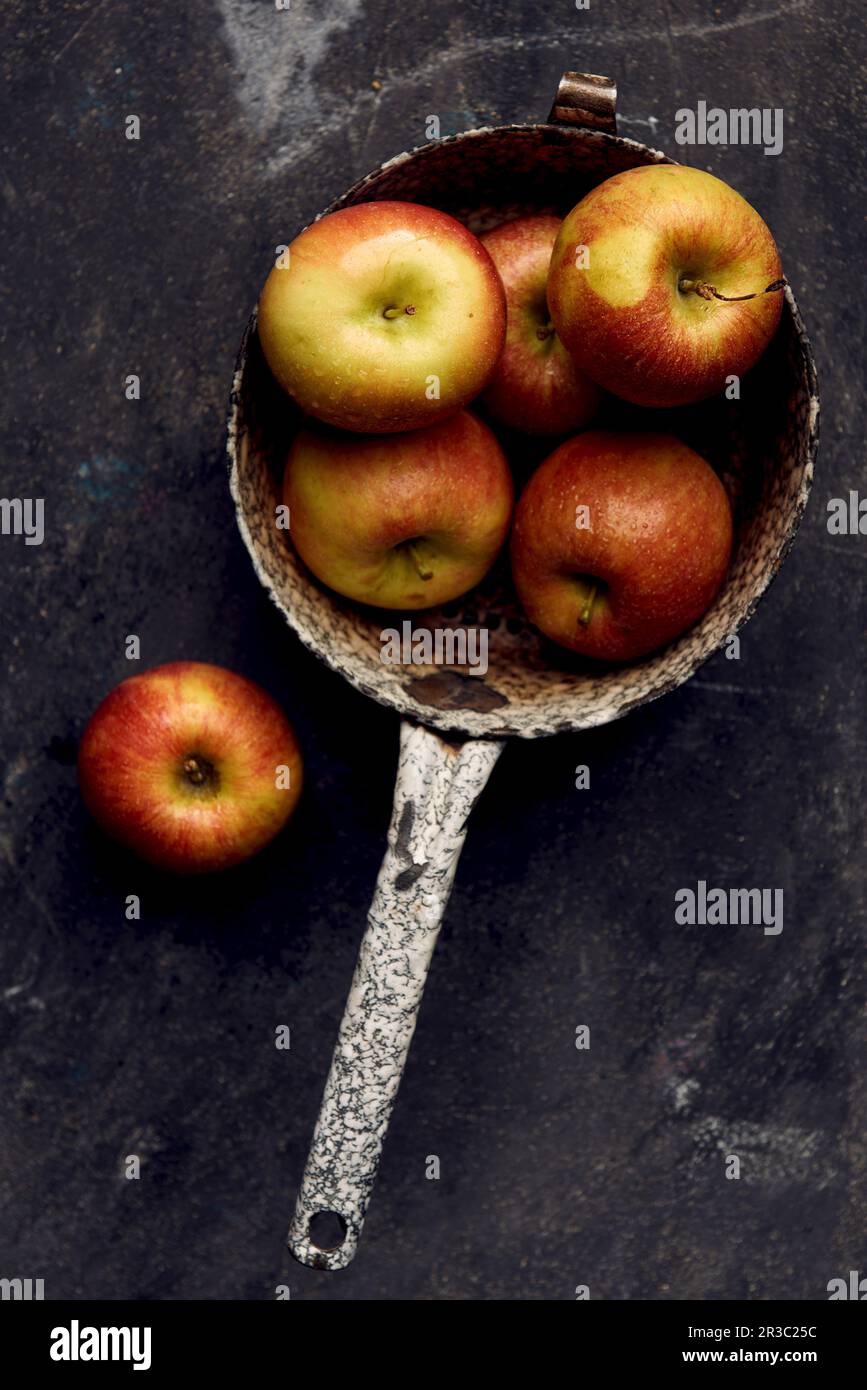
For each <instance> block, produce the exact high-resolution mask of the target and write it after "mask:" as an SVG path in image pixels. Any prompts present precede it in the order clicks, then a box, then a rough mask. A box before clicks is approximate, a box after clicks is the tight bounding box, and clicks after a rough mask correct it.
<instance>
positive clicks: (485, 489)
mask: <svg viewBox="0 0 867 1390" xmlns="http://www.w3.org/2000/svg"><path fill="white" fill-rule="evenodd" d="M513 500H514V494H513V487H512V476H511V473H510V471H509V466H508V464H507V462H506V458H505V455H504V454H503V451H502V449H501V448H500V445H499V444H498V442H497V440H496V438H495V437H494V435H493V433H492V432H491V430H489V429H488V427H487V425H484V424H483V423H482V421H481V420H479V419H477V418H476V416H475V415H472V414H471V413H470V412H469V411H468V410H462V411H460V412H459V413H458V414H456V415H453V416H452V417H451V418H450V419H448V420H444V421H442V422H441V423H440V424H438V425H432V426H430V427H429V428H428V429H426V430H415V431H413V432H412V433H410V434H401V435H367V436H359V435H349V434H344V433H342V432H341V431H338V430H329V429H327V428H325V427H323V426H317V425H315V424H311V423H308V425H307V426H306V427H305V428H304V429H303V430H302V431H301V432H300V433H299V434H298V435H297V436H296V438H295V440H294V442H293V445H292V448H291V450H290V452H289V457H288V459H287V461H286V468H285V473H284V481H283V501H284V502H285V503H286V504H287V505H288V507H289V515H290V526H289V536H290V537H291V540H292V544H293V545H294V547H295V549H296V550H297V552H298V554H299V555H300V556H301V559H302V560H303V561H304V563H305V564H306V565H307V566H308V568H309V569H311V570H312V571H313V573H314V574H315V575H316V577H317V578H318V579H320V580H321V581H322V582H323V583H324V584H327V585H328V586H329V587H330V588H332V589H334V590H336V592H337V593H339V594H343V595H344V596H345V597H346V598H351V599H356V600H357V601H358V602H360V603H367V604H372V605H373V606H375V607H378V608H403V609H422V608H433V607H437V606H439V605H440V604H443V603H448V602H449V600H451V599H454V598H458V597H459V596H460V595H461V594H464V593H466V592H467V590H469V589H472V588H473V586H474V585H476V584H478V583H479V581H480V580H481V579H483V578H484V576H485V574H487V572H488V570H489V569H490V568H491V565H492V564H493V563H494V560H495V559H496V557H497V554H498V552H499V550H500V549H501V547H502V545H503V543H504V542H505V540H506V536H507V535H508V530H509V522H510V520H511V516H512V505H513ZM425 575H426V576H427V577H424V576H425Z"/></svg>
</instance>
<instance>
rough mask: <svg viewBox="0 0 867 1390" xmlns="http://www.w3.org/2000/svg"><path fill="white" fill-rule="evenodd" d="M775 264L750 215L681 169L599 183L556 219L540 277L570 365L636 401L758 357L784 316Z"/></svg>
mask: <svg viewBox="0 0 867 1390" xmlns="http://www.w3.org/2000/svg"><path fill="white" fill-rule="evenodd" d="M784 287H785V281H784V279H783V278H782V268H781V266H780V257H779V255H778V252H777V248H776V246H775V244H774V239H773V237H772V236H771V233H770V232H769V231H768V228H767V226H766V225H765V223H764V222H763V221H762V219H761V217H760V216H759V214H758V213H757V212H756V210H755V208H752V207H751V206H750V204H749V203H748V202H746V200H745V199H744V198H742V197H741V196H740V194H739V193H736V192H735V191H734V189H733V188H729V186H728V184H726V183H723V182H722V180H721V179H717V178H714V176H713V174H706V173H704V171H703V170H701V169H689V168H687V167H686V166H684V165H679V164H654V165H648V166H646V167H644V168H640V169H628V170H626V172H625V173H622V174H615V176H614V177H613V178H610V179H606V181H605V182H604V183H601V184H599V185H598V186H597V187H596V188H594V189H593V190H592V192H590V193H588V194H587V196H586V198H583V199H582V200H581V202H580V203H578V205H577V206H576V207H574V208H573V209H572V211H571V212H570V213H569V215H568V217H566V219H565V220H564V222H563V226H562V228H561V229H560V232H559V235H558V237H557V241H556V243H555V246H554V251H553V254H552V256H551V268H550V271H549V275H548V303H549V305H550V308H551V318H552V319H553V322H554V326H555V328H556V329H557V332H558V334H559V335H560V337H561V338H562V340H563V342H564V343H565V344H566V347H567V348H568V349H569V351H570V352H571V353H572V355H573V357H574V358H575V361H576V362H577V364H578V366H579V367H580V368H581V369H582V370H583V371H586V372H587V373H588V374H589V375H590V376H592V378H593V380H594V381H597V382H599V384H600V385H601V386H604V387H605V388H606V389H607V390H609V391H612V392H613V393H614V394H615V395H617V396H621V397H622V398H623V399H624V400H627V401H632V402H634V403H635V404H636V405H647V406H673V405H686V404H687V403H689V402H691V401H697V400H701V399H703V398H704V397H706V396H712V395H714V394H715V393H716V392H718V391H721V390H723V388H724V387H725V386H726V385H727V378H728V377H731V376H736V377H741V376H743V374H744V373H745V372H747V371H749V369H750V367H752V365H753V364H754V363H755V362H756V361H757V359H758V358H759V357H760V356H761V354H762V353H763V352H764V350H765V348H766V347H767V345H768V343H769V342H770V340H771V338H772V337H773V335H774V331H775V329H776V327H777V324H778V322H779V319H780V314H781V312H782V300H783V294H782V292H783V289H784Z"/></svg>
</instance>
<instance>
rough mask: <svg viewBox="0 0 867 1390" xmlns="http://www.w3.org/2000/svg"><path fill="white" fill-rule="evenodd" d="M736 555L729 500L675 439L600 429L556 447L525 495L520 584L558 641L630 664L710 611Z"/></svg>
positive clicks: (520, 514)
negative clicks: (732, 548)
mask: <svg viewBox="0 0 867 1390" xmlns="http://www.w3.org/2000/svg"><path fill="white" fill-rule="evenodd" d="M731 547H732V517H731V507H730V506H729V500H728V496H727V494H726V491H725V488H724V487H723V485H722V483H721V482H720V480H719V478H718V477H717V475H716V474H715V473H714V471H713V469H712V468H711V466H710V464H708V463H706V462H705V460H704V459H703V458H701V457H700V456H699V455H698V454H696V453H694V452H693V450H692V449H689V448H688V447H687V446H686V445H685V444H683V443H681V441H680V440H679V439H675V438H673V436H671V435H667V434H614V433H609V432H608V431H604V430H589V431H588V432H587V433H586V434H579V435H576V436H575V437H574V439H568V440H567V441H566V442H565V444H561V445H560V447H559V448H558V449H555V450H554V452H553V454H550V455H549V456H548V458H547V459H545V461H544V463H542V464H541V465H540V467H539V468H538V469H537V470H536V472H535V473H534V474H533V476H532V477H531V479H530V481H529V483H528V484H527V486H526V488H525V489H524V492H523V493H522V495H521V498H520V500H519V502H518V506H517V508H516V510H515V524H514V527H513V530H512V575H513V578H514V581H515V587H516V588H517V591H518V596H519V598H520V600H521V603H522V604H523V606H524V609H525V611H526V613H527V616H528V617H529V619H530V621H531V622H533V623H535V625H536V627H538V628H539V629H540V631H541V632H543V633H545V635H546V636H547V637H550V638H551V639H552V640H553V641H554V642H559V643H560V644H561V646H564V647H569V648H571V649H572V650H573V651H576V652H581V653H583V654H584V655H585V656H591V657H596V658H598V659H601V660H604V661H630V660H633V659H635V658H637V657H640V656H645V655H646V654H647V653H648V652H652V651H655V650H656V648H657V647H662V646H664V645H665V643H666V642H670V641H671V640H672V638H674V637H677V636H678V634H679V633H681V632H684V631H685V630H686V629H687V628H688V627H690V626H691V625H692V624H693V623H694V622H696V621H697V620H698V619H699V618H700V617H701V616H702V614H703V613H704V612H705V611H706V610H707V609H708V608H709V607H710V604H711V603H712V602H713V599H714V597H715V595H716V594H717V592H718V590H719V587H720V585H721V584H722V581H723V579H724V578H725V574H726V570H727V568H728V563H729V557H730V554H731Z"/></svg>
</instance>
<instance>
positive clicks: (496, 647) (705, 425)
mask: <svg viewBox="0 0 867 1390" xmlns="http://www.w3.org/2000/svg"><path fill="white" fill-rule="evenodd" d="M664 159H665V156H664V155H661V154H660V153H659V152H657V151H653V150H649V149H648V148H647V147H645V146H643V145H639V144H637V143H635V142H633V141H630V140H622V139H619V138H617V137H614V136H607V135H602V134H598V133H595V132H588V131H583V130H578V129H570V128H560V127H557V126H544V125H543V126H513V127H500V128H497V129H494V130H482V131H470V132H467V133H466V134H464V135H461V136H456V137H453V138H451V139H447V140H442V141H437V142H432V143H431V144H429V145H426V146H423V147H422V148H421V149H419V150H416V151H413V152H412V153H410V154H406V155H400V156H398V157H397V158H396V159H393V160H390V161H389V162H388V164H386V165H384V166H383V168H382V169H380V170H377V171H376V172H374V173H372V174H370V175H367V176H366V177H365V178H364V179H362V180H361V181H360V182H359V183H357V184H356V185H355V186H354V187H353V188H352V189H350V190H349V192H348V193H346V194H345V195H344V196H343V197H342V198H341V199H339V200H338V201H337V202H335V203H334V204H332V206H331V207H330V208H329V209H328V211H329V212H331V211H335V210H336V209H337V208H341V207H347V206H350V205H351V204H353V203H357V202H364V201H369V200H371V199H379V198H396V199H406V200H409V201H415V202H424V203H428V204H430V205H432V206H434V207H438V208H441V209H443V210H444V211H446V212H450V213H452V214H453V215H454V216H457V217H458V218H459V219H460V220H461V221H463V222H465V223H466V224H467V225H468V226H470V227H471V228H472V229H473V230H474V231H476V232H480V231H484V230H487V229H489V228H491V227H494V226H496V225H498V224H499V223H500V222H503V221H506V220H508V219H510V218H513V217H516V216H520V215H523V214H525V213H529V212H553V213H556V214H558V215H564V214H565V213H566V212H568V210H569V209H570V208H571V207H572V206H573V205H574V204H575V203H576V202H577V201H578V199H579V198H581V197H582V196H583V195H584V193H586V192H587V191H588V190H589V189H590V188H591V187H593V186H594V185H595V184H596V183H599V182H600V181H601V180H602V179H604V178H607V177H608V176H609V175H611V174H613V173H616V172H619V171H620V170H622V169H626V168H631V167H633V166H635V165H639V164H649V163H655V162H659V161H662V160H664ZM817 411H818V401H817V399H816V392H815V377H814V372H813V367H812V361H811V358H810V352H809V347H808V345H807V342H806V339H805V337H804V333H803V328H802V325H801V322H800V318H799V315H798V312H797V308H796V306H795V303H794V300H793V298H792V296H791V292H790V291H787V295H786V304H785V307H784V312H783V317H782V321H781V324H780V328H779V331H778V333H777V335H776V337H775V339H774V341H773V342H772V344H771V345H770V347H769V348H768V350H767V351H766V353H765V354H764V356H763V357H762V359H761V361H760V362H759V363H758V365H757V366H756V367H755V368H754V369H753V371H752V372H751V373H749V375H748V376H746V377H745V378H744V379H743V381H742V383H741V398H740V399H739V400H731V401H730V400H725V399H714V400H711V401H708V402H702V403H700V404H699V405H696V406H690V407H684V408H681V409H677V410H666V411H652V412H651V411H642V410H638V409H637V408H635V407H630V406H625V405H623V403H621V402H613V401H609V402H607V404H606V405H605V406H604V407H603V414H602V416H601V417H600V420H599V422H598V423H599V424H600V425H602V426H609V427H614V428H623V429H659V430H665V431H668V432H670V433H672V434H675V435H678V436H679V437H680V438H682V439H684V440H685V441H686V443H688V444H689V445H690V446H691V447H692V448H694V449H696V450H697V451H698V452H699V453H700V454H702V455H703V456H704V457H705V458H706V459H708V461H709V462H710V463H711V464H712V465H713V466H714V468H715V469H716V470H717V472H718V474H719V476H720V477H721V478H722V480H723V482H724V484H725V486H726V488H727V490H728V493H729V496H730V498H731V500H732V505H733V509H734V515H735V549H734V555H733V560H732V565H731V568H730V571H729V575H728V578H727V580H726V582H725V584H724V586H723V589H722V591H721V592H720V594H719V596H718V597H717V599H716V601H715V603H714V604H713V606H712V608H711V609H710V610H709V611H708V612H707V613H706V614H705V615H704V617H703V618H702V619H701V621H700V622H699V623H698V624H696V626H695V627H693V628H692V629H690V631H689V632H687V633H686V634H684V635H683V636H682V637H681V638H679V639H678V640H677V641H675V642H673V643H672V644H671V645H669V646H668V647H666V648H665V649H663V650H662V651H660V652H657V653H655V654H654V655H652V656H650V657H648V658H646V659H645V660H643V661H640V662H636V663H632V664H630V665H628V666H618V667H614V666H611V667H601V666H597V665H594V664H591V663H588V662H584V661H582V660H581V659H579V658H577V657H575V656H573V655H572V654H570V653H569V652H567V651H565V650H564V649H562V648H559V647H556V646H554V645H553V644H551V643H549V642H547V641H545V640H544V639H543V638H542V637H541V636H540V634H539V633H538V632H536V631H535V629H533V628H532V627H531V626H530V625H529V624H528V623H527V621H526V620H525V619H524V617H523V616H522V613H521V610H520V607H519V605H518V603H517V599H516V597H515V594H514V590H513V587H512V584H511V580H510V576H509V570H508V563H507V560H506V558H505V557H501V559H500V561H499V562H498V564H497V565H496V566H495V568H494V570H493V571H492V572H491V574H490V575H489V576H488V577H487V579H486V580H485V581H484V583H483V585H482V586H480V587H479V588H478V589H476V590H473V591H472V592H471V593H470V594H468V595H467V596H465V597H464V598H463V599H461V600H459V601H458V602H456V603H453V604H450V605H446V606H445V607H444V608H442V609H438V610H431V611H429V612H426V613H414V614H406V613H388V612H385V611H383V610H379V609H376V610H374V609H369V608H368V609H365V608H362V607H359V606H358V605H356V604H354V603H351V602H349V601H348V600H345V599H342V598H340V597H339V596H338V595H335V594H333V593H332V592H331V591H330V590H328V589H326V588H325V587H324V586H323V585H321V584H320V583H319V582H318V581H317V580H316V579H315V578H314V577H313V576H312V575H311V574H310V573H309V572H308V571H307V570H306V569H305V567H304V565H303V564H302V563H301V562H300V560H298V558H297V557H296V555H295V553H294V551H293V549H292V547H291V544H290V543H289V541H288V538H287V533H286V532H285V531H284V530H281V529H279V528H278V527H277V526H276V525H275V515H276V513H275V508H276V507H277V505H278V504H279V501H280V479H281V476H282V470H283V464H284V461H285V457H286V452H287V448H288V445H289V442H290V441H291V438H292V434H293V432H294V430H295V429H296V428H297V426H298V423H299V417H298V414H297V412H296V411H295V409H294V407H293V406H292V404H291V402H289V400H288V398H287V397H286V396H285V395H284V394H283V392H282V391H281V390H280V388H279V387H277V386H276V384H275V382H274V381H273V379H272V377H271V375H270V372H269V371H268V368H267V366H266V365H265V362H264V359H263V357H262V353H261V349H260V347H259V342H258V337H257V334H256V327H255V314H254V315H253V318H252V319H251V321H250V324H249V325H248V329H247V333H246V335H245V338H244V342H243V344H242V347H241V352H240V354H239V360H238V367H237V370H236V376H235V382H234V389H233V395H232V407H231V414H230V421H229V453H230V459H231V486H232V490H233V494H234V496H235V500H236V504H237V508H238V518H239V523H240V526H241V531H242V534H243V536H244V539H245V541H246V544H247V546H248V548H249V550H250V553H251V556H252V558H253V562H254V565H255V567H256V571H257V573H258V575H259V577H260V579H261V580H262V582H263V584H264V585H265V586H266V588H267V589H268V590H269V592H270V593H271V596H272V598H273V599H274V602H275V603H276V604H277V605H278V606H279V607H280V609H281V610H282V612H283V613H284V614H285V616H286V618H287V620H288V621H289V623H290V624H291V626H292V627H293V628H294V629H295V631H296V632H297V633H298V635H299V636H300V637H301V639H302V640H303V641H304V642H305V643H306V644H307V645H308V646H309V647H310V648H312V649H313V650H314V651H316V652H317V653H318V654H319V655H320V656H321V657H322V658H323V659H324V660H325V661H326V662H327V663H328V664H329V665H330V666H332V667H333V668H334V669H335V670H336V671H339V672H340V673H341V674H342V675H344V676H345V677H346V678H347V679H348V680H350V681H351V682H352V683H353V685H355V686H356V687H357V688H358V689H359V690H361V691H362V692H363V693H365V694H368V695H370V696H372V697H373V698H374V699H376V700H379V701H380V702H381V703H383V704H386V705H390V706H392V707H393V708H395V709H397V710H398V711H399V712H400V713H402V714H404V715H407V716H410V717H412V718H414V719H416V720H418V721H420V722H422V723H426V724H429V725H431V726H433V727H435V728H438V729H440V730H442V731H443V732H447V733H454V734H465V735H471V736H478V737H486V736H487V737H503V736H506V735H518V736H522V737H535V736H538V735H542V734H550V733H555V732H558V731H561V730H567V729H579V728H588V727H591V726H593V725H597V724H603V723H606V722H607V721H608V720H611V719H615V718H617V716H618V715H620V714H622V713H624V712H625V711H626V710H627V709H629V708H631V707H633V706H634V705H637V704H640V703H642V702H644V701H646V700H650V699H653V698H654V697H655V696H658V695H661V694H662V693H664V692H665V691H666V690H670V689H672V688H673V687H674V686H676V685H678V684H680V683H681V682H682V681H684V680H686V679H687V678H688V677H689V676H690V675H691V674H692V672H693V671H694V670H695V669H696V667H697V666H699V665H700V664H701V663H702V662H703V661H704V660H706V659H707V657H709V656H710V655H711V654H712V653H713V652H714V651H715V650H716V649H717V648H718V647H720V646H721V645H722V644H723V643H724V642H725V641H726V639H727V638H728V637H729V636H730V635H731V634H733V633H735V632H736V630H737V629H738V627H739V626H740V625H741V624H742V623H743V622H744V621H745V619H746V618H747V617H748V616H749V615H750V613H751V612H752V610H753V608H754V606H755V604H756V603H757V601H758V599H759V598H760V597H761V595H762V593H763V592H764V590H765V589H766V588H767V585H768V584H769V582H770V580H771V579H772V578H773V576H774V574H775V573H776V571H777V569H778V568H779V565H780V563H781V560H782V558H783V556H784V554H785V552H786V549H787V547H788V545H789V543H790V541H791V539H792V537H793V536H794V533H795V531H796V529H797V525H798V522H799V520H800V517H801V514H802V512H803V508H804V506H805V503H806V497H807V492H808V490H809V483H810V479H811V474H812V461H813V454H814V449H815V438H816V417H817ZM498 433H499V434H500V437H501V440H502V442H503V444H504V447H505V449H506V453H507V456H508V457H509V460H510V463H511V465H512V468H513V471H514V474H515V481H516V488H520V486H521V483H522V482H523V481H524V480H525V479H526V477H527V476H528V475H529V473H530V472H531V471H532V470H533V468H534V467H535V466H536V465H537V464H538V463H539V462H541V460H542V459H543V458H544V457H545V456H546V454H547V453H548V452H550V450H551V448H552V447H554V444H556V442H557V441H554V444H552V443H551V442H547V443H546V442H539V441H531V442H528V441H527V440H525V439H522V438H520V437H518V436H507V435H504V434H503V432H502V431H498ZM406 619H409V620H410V622H411V626H412V631H413V633H418V632H419V630H422V629H426V630H428V631H429V632H430V633H431V634H432V637H433V635H434V634H435V633H437V632H438V631H439V632H444V631H445V630H454V629H458V630H460V629H461V628H465V629H466V628H474V629H480V630H481V629H484V630H486V632H487V661H488V666H487V671H486V672H485V673H484V674H476V673H473V671H472V669H471V667H469V666H468V665H465V666H463V667H461V666H456V665H453V664H437V662H436V660H434V661H432V662H431V663H430V664H428V665H424V664H418V663H417V662H415V661H413V662H410V663H406V664H391V663H386V662H384V661H383V660H382V659H381V656H382V652H383V641H382V634H383V632H384V630H385V629H397V630H398V632H401V631H402V628H401V624H402V623H403V622H404V620H406ZM444 645H445V651H446V653H449V646H450V643H449V642H446V643H445V644H444ZM415 646H416V655H418V654H419V653H420V652H422V647H423V644H422V643H418V642H417V643H416V644H415ZM422 654H423V652H422ZM458 654H460V653H459V652H458ZM440 655H441V656H442V655H443V653H440ZM451 655H452V656H454V649H452V651H451Z"/></svg>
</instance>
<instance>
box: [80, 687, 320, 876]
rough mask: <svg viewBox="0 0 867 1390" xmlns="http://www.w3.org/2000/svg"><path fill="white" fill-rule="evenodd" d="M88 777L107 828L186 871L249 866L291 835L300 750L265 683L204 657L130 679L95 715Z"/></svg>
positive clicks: (86, 787)
mask: <svg viewBox="0 0 867 1390" xmlns="http://www.w3.org/2000/svg"><path fill="white" fill-rule="evenodd" d="M78 775H79V781H80V785H81V792H82V795H83V797H84V800H85V803H86V805H87V807H88V809H89V810H90V812H91V814H92V815H93V816H94V818H95V819H96V820H97V821H98V822H99V824H100V825H101V826H102V828H103V830H105V831H107V833H108V834H109V835H111V836H113V837H114V839H116V840H120V841H121V842H122V843H123V844H125V845H127V846H128V847H129V848H130V849H132V850H135V851H136V853H138V854H140V855H141V856H142V857H143V858H144V859H147V860H149V861H150V862H151V863H152V864H155V865H157V867H159V868H162V869H169V870H171V871H173V872H175V873H187V874H194V873H204V872H206V871H208V870H211V869H225V868H229V867H230V866H231V865H233V864H238V863H240V862H241V861H242V860H244V859H248V858H249V857H250V855H252V854H255V853H256V851H257V850H260V849H262V848H263V846H264V845H266V844H267V843H268V841H269V840H271V839H273V837H274V836H275V835H276V834H277V832H278V830H280V829H282V827H283V826H284V825H285V823H286V821H287V820H288V819H289V816H290V815H291V814H292V811H293V810H294V809H295V805H296V803H297V801H298V797H299V796H300V794H301V781H302V764H301V753H300V751H299V748H298V743H297V741H296V738H295V735H294V733H293V731H292V729H291V727H290V725H289V723H288V722H287V720H286V718H285V717H284V715H283V713H282V711H281V710H280V708H279V707H278V705H276V704H275V702H274V701H273V700H272V699H271V696H270V695H267V694H266V693H265V691H264V690H262V689H260V687H259V686H258V685H254V684H253V682H252V681H248V680H246V679H245V678H244V677H243V676H237V675H235V674H233V672H231V671H226V670H224V669H223V668H222V667H220V666H210V665H207V664H206V663H204V662H199V661H174V662H169V663H168V664H167V665H165V666H156V667H154V669H153V670H151V671H146V672H144V673H143V674H142V675H140V676H131V677H130V679H129V680H125V681H123V682H122V683H121V684H120V685H118V686H116V687H115V689H114V690H113V691H112V692H111V694H110V695H108V696H106V698H105V699H104V700H103V702H102V704H101V705H100V706H99V708H98V709H97V710H96V711H95V713H94V714H93V716H92V717H91V719H90V722H89V724H88V725H87V728H86V730H85V732H84V737H83V739H82V741H81V748H80V751H79V757H78Z"/></svg>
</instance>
